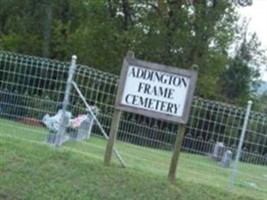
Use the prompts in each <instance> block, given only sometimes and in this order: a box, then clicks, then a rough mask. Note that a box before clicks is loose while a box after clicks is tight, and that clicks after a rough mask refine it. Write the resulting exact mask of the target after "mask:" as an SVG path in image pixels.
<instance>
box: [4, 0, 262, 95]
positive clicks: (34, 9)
mask: <svg viewBox="0 0 267 200" xmlns="http://www.w3.org/2000/svg"><path fill="white" fill-rule="evenodd" d="M189 2H191V3H189ZM236 4H240V5H250V1H237V2H235V1H234V2H229V1H215V0H214V1H210V2H209V3H207V2H206V1H178V0H174V1H164V0H157V1H149V0H139V1H129V0H123V1H117V0H100V1H85V0H67V1H65V0H59V1H51V0H42V1H33V0H25V1H14V0H10V1H1V2H0V18H1V22H0V49H4V50H9V51H14V52H19V53H23V54H33V55H38V56H45V57H48V56H49V57H50V58H53V59H59V60H69V59H70V56H71V55H72V54H76V55H77V56H78V58H79V63H83V64H86V65H89V66H92V67H95V68H98V69H101V70H104V71H108V72H112V73H116V74H119V72H120V69H121V63H122V58H123V57H124V56H125V54H126V52H127V51H128V50H129V49H131V50H133V51H134V52H135V54H136V57H137V58H139V59H144V60H149V61H152V62H158V63H163V64H166V65H172V66H176V67H180V68H187V69H188V68H190V67H191V65H192V64H198V65H199V68H200V69H199V80H198V86H197V95H199V96H201V97H205V98H212V99H217V100H222V99H225V98H224V97H225V94H224V93H223V92H221V89H220V84H221V82H220V81H219V79H220V77H221V74H222V73H223V71H224V67H225V66H226V65H227V64H228V65H229V64H230V63H231V62H232V61H231V59H229V56H228V54H227V49H228V48H229V46H230V45H231V44H232V43H233V41H234V40H235V36H236V34H237V33H238V24H237V18H238V16H237V13H236V11H235V6H236ZM248 43H249V42H248ZM250 46H253V45H250ZM254 47H255V48H258V46H257V45H254ZM254 50H255V49H254ZM249 51H250V52H251V51H252V49H250V50H249ZM248 81H249V80H248ZM226 98H227V97H226Z"/></svg>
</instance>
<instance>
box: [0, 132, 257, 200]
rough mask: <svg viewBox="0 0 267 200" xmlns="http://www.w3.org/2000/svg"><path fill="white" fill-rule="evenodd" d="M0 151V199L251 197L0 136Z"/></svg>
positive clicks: (206, 199)
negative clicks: (104, 163)
mask: <svg viewBox="0 0 267 200" xmlns="http://www.w3.org/2000/svg"><path fill="white" fill-rule="evenodd" d="M0 151H1V159H0V174H1V178H0V199H92V200H94V199H103V200H104V199H105V200H106V199H114V200H115V199H116V200H120V199H123V200H125V199H144V200H149V199H153V200H155V199H159V200H163V199H164V200H167V199H175V200H177V199H186V200H196V199H198V200H209V199H218V200H220V199H221V200H225V199H229V200H231V199H232V200H241V199H243V200H245V199H247V200H249V199H253V198H249V197H241V196H236V195H231V194H227V193H224V192H222V191H221V190H218V189H216V188H213V187H208V186H205V185H202V184H195V183H190V182H186V181H182V180H178V183H177V184H176V185H170V184H169V183H168V181H167V180H166V178H164V177H161V176H157V175H154V174H152V173H145V172H143V171H137V170H133V169H122V168H120V167H119V166H117V165H113V166H111V167H105V166H103V164H102V162H101V161H99V160H97V159H93V158H91V157H88V156H86V155H84V154H79V153H73V152H72V151H69V150H67V149H53V148H50V147H49V146H47V145H42V144H37V143H30V142H28V141H23V140H17V139H14V138H10V137H3V136H1V137H0Z"/></svg>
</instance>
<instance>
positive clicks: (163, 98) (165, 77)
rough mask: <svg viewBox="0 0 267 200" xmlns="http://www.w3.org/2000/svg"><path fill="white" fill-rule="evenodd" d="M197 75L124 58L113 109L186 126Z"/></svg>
mask: <svg viewBox="0 0 267 200" xmlns="http://www.w3.org/2000/svg"><path fill="white" fill-rule="evenodd" d="M196 78H197V72H196V71H194V70H184V69H178V68H173V67H170V66H165V65H160V64H155V63H150V62H146V61H141V60H137V59H131V58H125V59H124V62H123V68H122V71H121V79H120V84H119V88H118V93H117V99H116V108H117V109H119V110H121V111H127V112H133V113H138V114H141V115H145V116H148V117H154V118H158V119H163V120H168V121H173V122H178V123H186V122H187V120H188V116H189V110H190V105H191V102H192V98H193V91H194V88H195V83H196Z"/></svg>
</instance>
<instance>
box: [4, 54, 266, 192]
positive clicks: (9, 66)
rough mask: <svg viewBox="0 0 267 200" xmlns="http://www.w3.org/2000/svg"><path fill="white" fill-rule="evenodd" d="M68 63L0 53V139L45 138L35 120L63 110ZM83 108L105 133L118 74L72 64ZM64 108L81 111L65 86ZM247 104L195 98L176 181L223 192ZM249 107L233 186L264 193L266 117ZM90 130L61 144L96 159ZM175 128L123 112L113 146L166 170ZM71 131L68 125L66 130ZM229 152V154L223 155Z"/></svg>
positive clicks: (95, 135) (97, 147)
mask: <svg viewBox="0 0 267 200" xmlns="http://www.w3.org/2000/svg"><path fill="white" fill-rule="evenodd" d="M69 67H70V63H68V62H60V61H55V60H49V59H44V58H38V57H32V56H26V55H21V54H14V53H10V52H3V51H2V52H0V136H1V137H6V136H12V137H18V138H21V139H29V140H34V141H37V142H42V143H45V140H46V138H47V134H48V130H47V129H46V128H45V127H44V125H43V123H42V119H43V117H44V116H45V115H46V114H49V115H55V113H57V111H58V110H59V109H60V108H61V107H62V101H63V98H64V91H65V87H66V80H67V77H68V70H69ZM73 81H74V82H75V83H76V84H77V85H78V87H79V89H80V91H81V93H82V94H83V96H84V97H85V98H86V101H87V102H88V104H89V105H94V106H97V108H98V114H97V119H98V120H99V122H100V123H101V126H102V127H101V128H102V129H103V130H104V131H105V132H106V133H109V129H110V125H111V119H112V114H113V111H114V106H113V105H114V102H115V96H116V92H117V84H118V81H119V77H118V76H116V75H113V74H109V73H105V72H102V71H99V70H96V69H93V68H90V67H88V66H84V65H77V70H76V73H75V76H74V80H73ZM68 111H69V112H71V114H72V116H73V117H76V116H79V115H81V114H84V113H88V110H87V109H86V106H85V105H84V102H83V101H82V99H81V97H80V96H79V95H78V93H77V91H76V90H74V89H72V91H71V93H70V103H69V106H68ZM245 113H246V109H245V108H240V107H236V106H232V105H228V104H224V103H221V102H215V101H210V100H205V99H202V98H198V97H195V98H194V100H193V104H192V108H191V114H190V119H189V122H188V124H187V127H186V133H185V138H184V141H183V146H182V155H181V158H180V161H179V166H178V174H177V176H178V178H181V179H184V180H186V181H192V182H196V183H201V184H207V185H211V186H216V187H220V188H223V189H225V188H226V187H227V186H228V185H229V179H230V175H231V172H232V165H233V160H234V158H235V156H236V153H237V152H236V151H237V146H238V143H239V138H240V134H241V131H242V126H243V123H244V118H245ZM266 117H267V116H266V114H265V113H256V112H251V113H250V115H249V120H248V126H247V129H246V136H245V140H244V143H243V145H242V151H241V157H240V163H239V168H238V175H237V179H236V180H235V185H234V190H235V191H236V192H239V193H243V192H245V193H248V194H249V195H251V196H255V195H256V196H259V197H264V196H266V195H267V119H266ZM101 128H100V127H99V126H97V124H94V125H93V127H92V136H91V137H90V139H89V140H82V141H77V140H71V141H69V142H67V143H65V144H64V147H63V148H69V149H72V150H73V151H76V152H83V153H87V154H88V155H90V156H92V157H95V158H98V159H103V156H104V151H105V147H106V141H105V140H104V137H103V130H101ZM177 130H178V125H177V124H175V123H172V122H167V121H162V120H156V119H153V118H148V117H144V116H141V115H137V114H132V113H126V112H125V113H123V115H122V117H121V120H120V125H119V131H118V134H117V139H118V140H117V142H116V145H115V146H116V148H117V149H118V150H119V152H120V154H121V155H122V157H123V159H124V161H125V163H126V165H127V167H131V168H135V169H140V170H144V171H148V172H152V173H156V174H159V175H167V172H168V168H169V164H170V160H171V156H172V149H173V146H174V142H175V138H176V134H177ZM67 131H68V132H71V131H73V130H67ZM227 153H228V154H227Z"/></svg>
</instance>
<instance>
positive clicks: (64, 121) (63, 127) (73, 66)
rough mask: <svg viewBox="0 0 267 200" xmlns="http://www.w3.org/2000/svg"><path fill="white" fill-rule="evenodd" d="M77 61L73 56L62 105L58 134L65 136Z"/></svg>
mask: <svg viewBox="0 0 267 200" xmlns="http://www.w3.org/2000/svg"><path fill="white" fill-rule="evenodd" d="M76 60H77V56H75V55H73V56H72V59H71V65H70V68H69V73H68V80H67V84H66V89H65V93H64V100H63V103H62V116H61V124H60V127H59V131H58V134H60V135H63V134H65V132H66V125H67V123H68V122H67V116H66V110H67V107H68V105H69V99H70V92H71V87H72V79H73V76H74V73H75V71H76Z"/></svg>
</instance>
